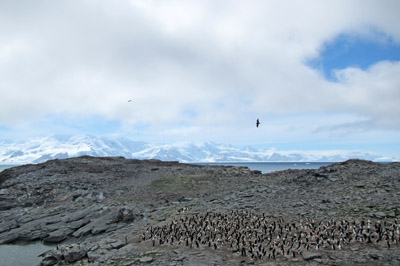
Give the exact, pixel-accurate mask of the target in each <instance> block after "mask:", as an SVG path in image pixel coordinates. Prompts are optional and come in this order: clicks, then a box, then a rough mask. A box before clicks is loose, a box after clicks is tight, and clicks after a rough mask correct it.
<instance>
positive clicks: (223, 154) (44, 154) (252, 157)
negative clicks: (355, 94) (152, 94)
mask: <svg viewBox="0 0 400 266" xmlns="http://www.w3.org/2000/svg"><path fill="white" fill-rule="evenodd" d="M80 155H91V156H123V157H125V158H135V159H160V160H165V161H180V162H190V163H192V162H316V161H318V162H338V161H344V160H347V159H351V158H359V159H366V160H373V161H393V160H396V159H397V158H387V157H383V156H380V155H378V154H374V153H370V152H358V151H280V150H277V149H274V148H271V149H256V148H253V147H245V148H238V147H234V146H231V145H223V144H216V143H213V142H204V143H201V144H193V143H190V144H168V145H167V144H165V145H161V144H149V143H145V142H140V141H132V140H129V139H126V138H113V137H95V136H88V135H84V136H58V135H54V136H49V137H45V138H35V139H30V140H28V141H25V142H15V141H10V140H0V164H2V165H12V164H26V163H40V162H44V161H47V160H51V159H64V158H69V157H76V156H80Z"/></svg>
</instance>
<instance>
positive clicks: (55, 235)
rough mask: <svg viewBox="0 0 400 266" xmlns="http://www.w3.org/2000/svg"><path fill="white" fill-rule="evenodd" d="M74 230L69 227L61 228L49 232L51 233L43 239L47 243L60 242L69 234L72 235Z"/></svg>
mask: <svg viewBox="0 0 400 266" xmlns="http://www.w3.org/2000/svg"><path fill="white" fill-rule="evenodd" d="M72 232H73V231H72V230H71V229H69V228H60V229H59V230H57V231H54V232H51V233H49V235H48V236H47V237H46V238H44V239H43V241H44V242H45V243H60V242H61V241H63V240H65V239H66V238H67V237H68V235H70V234H71V233H72Z"/></svg>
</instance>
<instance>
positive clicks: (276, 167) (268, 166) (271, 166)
mask: <svg viewBox="0 0 400 266" xmlns="http://www.w3.org/2000/svg"><path fill="white" fill-rule="evenodd" d="M333 163H335V162H198V163H190V164H198V165H231V166H244V167H248V168H249V169H250V170H258V171H261V172H262V173H263V174H267V173H271V172H275V171H282V170H288V169H318V168H320V167H322V166H327V165H330V164H333ZM15 166H19V165H0V172H1V171H3V170H5V169H7V168H11V167H15Z"/></svg>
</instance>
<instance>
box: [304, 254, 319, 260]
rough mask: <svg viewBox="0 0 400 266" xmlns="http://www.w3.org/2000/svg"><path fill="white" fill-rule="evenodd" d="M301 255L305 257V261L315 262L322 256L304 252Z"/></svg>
mask: <svg viewBox="0 0 400 266" xmlns="http://www.w3.org/2000/svg"><path fill="white" fill-rule="evenodd" d="M301 255H302V256H303V259H304V260H313V259H318V258H321V254H320V253H315V252H303V253H302V254H301Z"/></svg>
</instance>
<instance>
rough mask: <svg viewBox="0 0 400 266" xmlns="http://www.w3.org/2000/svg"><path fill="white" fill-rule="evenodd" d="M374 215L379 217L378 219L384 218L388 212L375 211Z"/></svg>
mask: <svg viewBox="0 0 400 266" xmlns="http://www.w3.org/2000/svg"><path fill="white" fill-rule="evenodd" d="M374 216H375V217H376V218H378V219H383V218H385V217H386V213H384V212H375V213H374Z"/></svg>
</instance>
